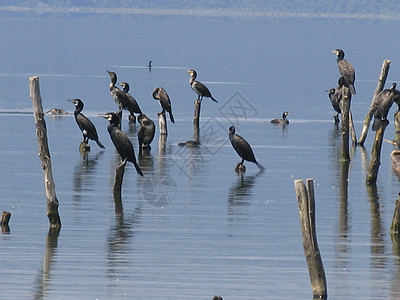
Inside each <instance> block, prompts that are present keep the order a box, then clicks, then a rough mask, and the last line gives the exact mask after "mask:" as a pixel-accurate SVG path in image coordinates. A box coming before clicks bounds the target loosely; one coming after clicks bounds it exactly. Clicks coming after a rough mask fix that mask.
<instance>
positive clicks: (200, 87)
mask: <svg viewBox="0 0 400 300" xmlns="http://www.w3.org/2000/svg"><path fill="white" fill-rule="evenodd" d="M192 89H193V90H194V91H195V92H196V93H197V94H199V95H201V96H204V97H208V98H210V97H211V93H210V90H209V89H208V88H207V87H206V86H205V85H204V84H202V83H201V82H200V81H194V82H193V84H192Z"/></svg>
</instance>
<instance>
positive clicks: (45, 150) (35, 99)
mask: <svg viewBox="0 0 400 300" xmlns="http://www.w3.org/2000/svg"><path fill="white" fill-rule="evenodd" d="M29 86H30V98H31V99H32V105H33V113H34V117H35V123H36V135H37V140H38V146H39V157H40V161H41V163H42V170H43V175H44V186H45V190H46V198H47V217H48V218H49V222H50V227H54V228H60V227H61V219H60V215H59V214H58V206H59V202H58V199H57V196H56V189H55V183H54V180H53V171H52V167H51V158H50V150H49V146H48V142H47V129H46V121H45V120H44V113H43V107H42V97H41V96H40V88H39V76H34V77H30V78H29Z"/></svg>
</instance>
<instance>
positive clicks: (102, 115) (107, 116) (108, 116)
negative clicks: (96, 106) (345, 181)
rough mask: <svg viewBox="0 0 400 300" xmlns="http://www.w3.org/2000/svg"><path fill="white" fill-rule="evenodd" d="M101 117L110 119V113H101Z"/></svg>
mask: <svg viewBox="0 0 400 300" xmlns="http://www.w3.org/2000/svg"><path fill="white" fill-rule="evenodd" d="M99 117H101V118H104V119H107V120H110V114H99Z"/></svg>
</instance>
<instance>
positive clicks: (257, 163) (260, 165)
mask: <svg viewBox="0 0 400 300" xmlns="http://www.w3.org/2000/svg"><path fill="white" fill-rule="evenodd" d="M256 166H257V167H258V168H259V169H260V170H265V168H264V167H263V165H262V164H260V163H259V162H256Z"/></svg>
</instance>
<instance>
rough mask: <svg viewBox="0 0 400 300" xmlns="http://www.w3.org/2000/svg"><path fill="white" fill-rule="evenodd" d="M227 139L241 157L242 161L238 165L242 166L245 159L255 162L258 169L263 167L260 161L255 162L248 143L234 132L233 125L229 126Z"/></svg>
mask: <svg viewBox="0 0 400 300" xmlns="http://www.w3.org/2000/svg"><path fill="white" fill-rule="evenodd" d="M229 140H230V141H231V144H232V146H233V149H235V150H236V152H237V154H239V156H240V157H241V158H242V161H241V162H240V163H239V164H238V165H241V166H243V163H244V161H245V160H247V161H250V162H252V163H255V164H256V166H257V167H258V168H259V169H260V170H264V169H265V168H264V167H263V166H262V165H261V164H260V163H258V162H257V160H256V157H255V156H254V153H253V150H252V149H251V147H250V145H249V143H248V142H247V141H246V140H245V139H244V138H242V137H241V136H240V135H237V134H235V126H231V127H229Z"/></svg>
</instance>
